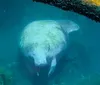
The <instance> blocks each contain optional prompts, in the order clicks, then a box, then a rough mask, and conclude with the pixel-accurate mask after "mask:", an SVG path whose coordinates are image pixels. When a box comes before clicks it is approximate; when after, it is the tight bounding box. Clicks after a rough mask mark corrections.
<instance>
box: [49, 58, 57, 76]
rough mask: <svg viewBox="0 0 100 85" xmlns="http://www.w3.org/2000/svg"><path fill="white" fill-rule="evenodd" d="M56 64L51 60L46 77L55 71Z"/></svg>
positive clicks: (54, 60)
mask: <svg viewBox="0 0 100 85" xmlns="http://www.w3.org/2000/svg"><path fill="white" fill-rule="evenodd" d="M56 64H57V62H56V58H53V60H52V62H51V66H50V70H49V73H48V76H50V74H52V73H53V71H54V70H55V67H56Z"/></svg>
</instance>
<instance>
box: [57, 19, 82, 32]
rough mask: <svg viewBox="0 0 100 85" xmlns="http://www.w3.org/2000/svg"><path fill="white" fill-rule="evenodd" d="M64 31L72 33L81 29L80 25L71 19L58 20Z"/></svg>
mask: <svg viewBox="0 0 100 85" xmlns="http://www.w3.org/2000/svg"><path fill="white" fill-rule="evenodd" d="M57 22H58V23H59V24H60V25H61V27H62V28H63V30H64V32H66V33H71V32H74V31H78V30H79V29H80V27H79V25H78V24H76V23H75V22H73V21H71V20H57Z"/></svg>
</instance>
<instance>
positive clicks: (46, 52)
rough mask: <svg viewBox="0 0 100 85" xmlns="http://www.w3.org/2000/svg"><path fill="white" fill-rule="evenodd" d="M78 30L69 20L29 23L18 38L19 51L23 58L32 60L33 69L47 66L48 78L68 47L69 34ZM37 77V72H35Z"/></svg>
mask: <svg viewBox="0 0 100 85" xmlns="http://www.w3.org/2000/svg"><path fill="white" fill-rule="evenodd" d="M77 30H79V26H78V25H77V24H76V23H75V22H73V21H70V20H37V21H33V22H31V23H29V24H28V25H26V26H25V28H24V29H23V31H22V33H21V36H20V43H19V46H20V49H21V51H22V53H23V54H24V56H25V57H28V58H29V57H30V59H33V60H34V64H35V67H40V68H41V67H44V66H49V71H48V76H50V75H51V74H52V73H53V72H54V70H55V67H56V65H57V62H58V61H59V59H60V58H61V57H62V56H61V55H60V56H59V55H58V54H60V53H61V52H62V51H63V50H65V49H66V48H67V46H68V38H69V37H68V36H69V33H71V32H74V31H77ZM36 73H37V75H38V76H39V72H38V71H37V72H36Z"/></svg>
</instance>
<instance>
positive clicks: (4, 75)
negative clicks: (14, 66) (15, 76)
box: [0, 68, 12, 85]
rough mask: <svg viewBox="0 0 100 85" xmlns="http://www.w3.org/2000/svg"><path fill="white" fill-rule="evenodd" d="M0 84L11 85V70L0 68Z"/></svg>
mask: <svg viewBox="0 0 100 85" xmlns="http://www.w3.org/2000/svg"><path fill="white" fill-rule="evenodd" d="M0 85H12V72H11V71H9V70H6V69H4V68H0Z"/></svg>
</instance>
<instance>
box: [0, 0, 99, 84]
mask: <svg viewBox="0 0 100 85" xmlns="http://www.w3.org/2000/svg"><path fill="white" fill-rule="evenodd" d="M40 19H54V20H56V19H61V20H62V19H65V20H67V19H69V20H72V21H75V22H76V23H77V24H78V25H79V26H80V31H79V32H76V33H72V34H71V35H70V48H69V57H70V58H72V59H73V58H74V59H73V61H71V60H67V61H68V62H70V61H71V62H72V63H71V64H70V63H69V64H67V66H66V68H65V70H66V71H64V72H63V73H61V75H62V76H63V75H64V77H63V78H62V77H61V75H60V78H62V80H63V81H64V79H65V80H66V82H67V84H69V85H73V84H72V83H73V82H75V81H76V79H77V78H80V77H84V76H85V75H90V74H93V73H98V74H99V73H100V23H96V22H94V21H92V20H90V19H88V18H86V17H84V16H82V15H79V14H76V13H73V12H66V11H63V10H60V9H58V8H55V7H52V6H48V5H44V4H41V3H33V2H32V1H31V0H0V66H1V67H5V68H10V69H13V71H14V80H15V82H14V85H31V83H30V82H29V81H28V80H27V78H25V77H23V76H22V75H21V74H20V73H19V72H18V70H17V67H16V65H15V64H14V63H13V62H15V61H16V60H17V58H18V56H19V53H18V42H19V36H20V32H21V31H22V30H23V28H24V26H25V25H27V24H28V23H30V22H31V21H34V20H40ZM76 56H77V57H76ZM12 63H13V66H10V65H12ZM61 67H62V66H61ZM59 68H60V67H59ZM59 68H58V70H60V69H59ZM23 69H24V68H23ZM70 69H71V70H73V71H71V70H70ZM24 70H25V69H24ZM58 70H57V71H58ZM72 81H73V82H72ZM59 83H60V80H59V78H58V80H56V84H59ZM41 85H42V84H41Z"/></svg>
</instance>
